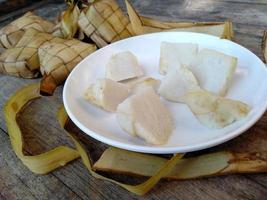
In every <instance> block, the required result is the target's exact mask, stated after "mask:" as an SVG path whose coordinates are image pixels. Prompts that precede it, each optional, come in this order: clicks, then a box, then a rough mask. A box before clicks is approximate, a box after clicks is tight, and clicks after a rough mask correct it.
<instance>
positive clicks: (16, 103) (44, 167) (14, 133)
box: [4, 84, 79, 174]
mask: <svg viewBox="0 0 267 200" xmlns="http://www.w3.org/2000/svg"><path fill="white" fill-rule="evenodd" d="M39 87H40V86H39V84H32V85H28V86H26V87H23V88H22V89H20V90H18V91H17V92H15V93H14V94H13V95H12V96H11V97H10V98H9V99H8V101H7V102H6V104H5V107H4V115H5V121H6V124H7V129H8V134H9V136H10V141H11V145H12V148H13V150H14V152H15V153H16V155H17V156H18V158H19V159H20V160H21V161H22V162H23V164H24V165H25V166H27V167H28V168H29V169H30V170H31V171H32V172H34V173H37V174H46V173H48V172H50V171H52V170H54V169H56V168H58V167H61V166H64V165H65V164H66V163H68V162H70V161H72V160H74V159H76V158H78V157H79V153H78V152H77V151H76V150H75V149H72V148H70V147H67V146H58V147H56V148H54V149H52V150H50V151H47V152H45V153H42V154H39V155H36V156H25V155H24V154H23V150H22V149H23V135H22V132H21V130H20V127H19V125H18V123H17V115H18V114H19V113H20V111H21V109H22V108H24V107H25V105H26V104H28V103H29V102H30V101H31V100H33V99H36V98H39V97H40V94H39ZM28 105H29V104H28Z"/></svg>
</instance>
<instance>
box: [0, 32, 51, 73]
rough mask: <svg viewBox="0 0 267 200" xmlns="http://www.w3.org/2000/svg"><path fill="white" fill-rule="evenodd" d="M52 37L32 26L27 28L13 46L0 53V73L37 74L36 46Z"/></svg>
mask: <svg viewBox="0 0 267 200" xmlns="http://www.w3.org/2000/svg"><path fill="white" fill-rule="evenodd" d="M52 38H53V36H52V35H50V34H48V33H44V32H40V31H38V30H36V29H34V28H30V29H27V30H26V31H25V33H24V35H23V36H22V38H21V39H20V40H19V41H18V43H17V44H16V45H15V47H12V48H9V49H6V50H5V51H4V52H3V53H2V54H1V55H0V73H4V74H8V75H12V76H18V77H22V78H35V77H37V76H38V74H39V58H38V54H37V52H38V48H39V46H41V45H42V44H43V43H44V42H46V41H49V40H51V39H52Z"/></svg>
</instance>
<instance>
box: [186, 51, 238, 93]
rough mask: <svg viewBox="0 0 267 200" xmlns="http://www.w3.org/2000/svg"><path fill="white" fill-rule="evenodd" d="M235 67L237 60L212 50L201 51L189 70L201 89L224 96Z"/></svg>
mask: <svg viewBox="0 0 267 200" xmlns="http://www.w3.org/2000/svg"><path fill="white" fill-rule="evenodd" d="M236 66H237V58H235V57H233V56H229V55H227V54H224V53H221V52H218V51H215V50H212V49H203V50H201V51H200V52H199V53H198V55H197V57H196V58H195V59H194V60H193V62H192V63H191V65H190V67H189V69H190V70H191V71H192V72H193V74H194V75H195V76H196V78H197V80H198V82H199V85H200V87H201V88H203V89H205V90H207V91H209V92H213V93H215V94H218V95H220V96H225V94H226V92H227V90H228V88H229V86H230V83H231V81H232V77H233V75H234V72H235V69H236Z"/></svg>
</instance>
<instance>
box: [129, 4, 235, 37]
mask: <svg viewBox="0 0 267 200" xmlns="http://www.w3.org/2000/svg"><path fill="white" fill-rule="evenodd" d="M125 3H126V8H127V13H128V15H129V18H130V22H131V26H132V30H133V32H134V34H135V35H142V34H146V33H154V32H160V31H178V32H179V31H189V32H198V33H206V34H210V35H215V36H218V37H221V38H225V39H232V38H233V28H232V22H230V21H226V22H161V21H157V20H154V19H150V18H147V17H141V16H139V15H138V13H137V12H136V11H135V9H134V7H133V6H132V5H131V4H130V3H129V1H128V0H125Z"/></svg>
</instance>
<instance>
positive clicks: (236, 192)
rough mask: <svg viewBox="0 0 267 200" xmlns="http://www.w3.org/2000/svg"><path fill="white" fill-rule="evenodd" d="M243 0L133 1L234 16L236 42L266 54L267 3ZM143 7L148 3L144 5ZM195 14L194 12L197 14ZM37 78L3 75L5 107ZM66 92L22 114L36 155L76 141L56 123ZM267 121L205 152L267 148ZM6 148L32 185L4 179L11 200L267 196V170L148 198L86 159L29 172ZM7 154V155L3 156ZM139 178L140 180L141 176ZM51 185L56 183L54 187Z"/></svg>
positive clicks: (51, 10)
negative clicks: (104, 177) (100, 176)
mask: <svg viewBox="0 0 267 200" xmlns="http://www.w3.org/2000/svg"><path fill="white" fill-rule="evenodd" d="M238 1H239V0H235V2H231V1H227V2H226V1H224V2H215V1H207V0H206V1H203V0H201V1H199V2H200V3H199V4H197V3H196V2H197V1H184V2H185V3H184V4H183V6H184V7H181V5H182V4H179V3H178V2H177V1H174V0H173V1H171V0H167V1H166V2H164V4H163V3H162V2H161V3H160V5H159V2H160V1H159V0H153V1H152V0H147V1H140V0H137V1H134V0H132V2H133V3H134V5H136V6H137V9H138V10H139V12H140V13H141V14H143V15H147V16H153V17H157V18H160V19H162V20H164V19H170V18H171V19H172V20H175V19H176V18H179V19H185V20H203V21H206V20H223V19H225V17H229V18H234V19H235V22H238V23H236V25H235V31H236V37H235V41H237V42H238V43H241V44H242V45H244V46H246V47H248V48H249V49H251V50H252V51H253V52H255V53H256V54H257V55H260V48H259V44H260V38H261V33H262V31H263V29H265V28H266V23H267V20H265V21H263V20H264V19H265V17H266V12H264V13H263V12H262V10H263V9H265V8H266V6H265V5H261V6H262V8H261V6H259V5H254V4H253V5H252V4H251V1H249V0H246V3H244V2H243V3H242V2H238ZM180 2H182V1H180ZM257 2H258V3H257V4H261V2H260V1H259V0H258V1H257ZM120 3H123V0H120ZM208 3H210V4H212V5H211V7H210V8H209V7H206V8H205V6H207V5H208ZM123 4H124V3H123ZM241 4H242V5H241ZM174 5H175V6H174ZM142 6H145V7H144V8H143V7H142ZM198 6H200V7H198ZM201 6H204V8H201ZM170 7H173V8H170ZM228 7H233V8H230V10H229V11H227V10H225V8H228ZM248 7H250V8H249V9H248V10H246V11H244V10H242V9H246V8H248ZM34 8H37V7H32V8H25V9H24V10H23V9H22V10H21V11H16V12H14V13H11V14H10V15H9V16H8V17H9V18H10V17H12V16H13V18H14V17H17V16H19V15H21V14H22V13H23V12H25V11H27V10H31V9H34ZM64 8H65V4H63V3H52V1H51V3H49V4H47V5H43V6H42V7H41V8H38V9H37V10H36V12H37V14H39V15H41V16H44V17H46V18H49V19H51V20H53V19H55V17H56V16H57V15H58V12H59V11H60V10H62V9H64ZM222 8H224V9H222ZM186 9H187V10H186ZM253 9H254V11H255V12H254V13H250V14H249V15H247V14H246V13H247V12H251V11H252V10H253ZM265 10H266V9H265ZM236 12H239V13H236ZM158 13H161V15H162V16H159V15H158ZM190 13H192V15H191V14H190ZM252 15H255V16H254V17H255V19H250V18H251V16H252ZM262 16H263V19H262V20H257V18H258V17H262ZM8 17H6V18H2V22H3V21H5V23H8V22H10V20H12V18H11V19H7V18H8ZM241 18H242V20H241V21H240V20H239V19H241ZM246 20H248V22H249V23H251V22H253V23H254V22H255V21H256V20H257V24H253V26H252V25H251V24H247V23H246ZM0 21H1V17H0ZM1 25H3V23H1ZM36 81H38V80H23V79H18V78H14V77H8V76H3V75H0V85H1V88H0V96H1V98H0V107H1V109H2V108H3V105H4V102H5V100H6V99H7V98H8V97H9V96H10V95H11V94H12V93H13V92H14V91H16V90H17V89H18V88H20V87H21V86H22V85H26V84H29V83H32V82H36ZM61 92H62V88H59V89H58V90H57V91H56V94H55V96H53V97H51V98H45V99H41V100H38V101H36V102H35V103H34V104H32V105H31V107H30V108H29V109H27V110H26V111H25V112H24V114H23V116H22V118H21V126H22V129H23V131H24V135H25V137H26V138H27V139H26V140H27V144H28V145H26V146H25V149H26V151H27V152H29V153H30V154H38V153H41V152H44V151H46V150H49V149H51V148H54V147H55V146H57V145H60V144H66V145H72V144H71V142H70V140H69V139H68V138H67V136H66V135H65V134H64V133H63V132H62V130H61V129H60V127H59V126H58V124H57V123H56V118H55V113H56V111H57V109H56V108H57V107H58V106H59V105H60V104H61V103H62V102H61ZM41 122H45V124H46V125H45V126H44V125H43V124H42V123H41ZM266 124H267V115H266V114H265V116H264V117H263V118H261V120H260V121H259V122H257V124H256V125H255V126H254V127H253V128H251V129H250V130H248V131H247V132H246V133H245V134H242V135H241V136H240V137H238V138H236V139H234V140H232V141H230V142H227V143H225V144H223V145H220V146H218V147H216V148H211V149H208V150H205V151H202V152H200V153H204V152H208V151H218V150H222V149H231V150H235V151H243V150H244V149H245V148H246V150H249V151H255V150H264V149H265V150H266V148H267V145H266V141H267V138H266V134H265V130H266ZM0 127H1V128H2V129H3V130H4V131H6V126H5V123H4V119H3V113H2V112H1V113H0ZM76 131H77V134H79V138H81V139H82V140H83V142H84V143H85V144H86V147H87V149H88V150H92V149H97V150H95V151H94V152H93V157H94V158H95V159H96V158H97V156H99V153H100V152H101V150H102V149H103V148H105V147H106V146H105V145H104V144H101V143H99V142H96V141H95V140H92V139H91V138H90V137H88V136H85V135H83V134H82V132H81V131H78V130H77V128H76ZM26 133H27V134H26ZM3 135H4V136H3ZM0 136H1V139H2V138H5V137H6V138H7V136H6V134H5V133H3V132H2V131H0ZM1 142H2V143H1ZM0 146H1V151H0V161H1V162H0V166H1V164H2V160H3V159H5V165H4V169H5V170H6V169H9V170H10V171H8V170H6V171H8V172H7V174H9V177H11V178H10V179H11V182H13V183H16V182H17V181H18V179H19V180H23V181H22V182H23V183H24V182H25V184H26V185H21V184H20V182H18V186H17V185H16V187H15V188H13V187H14V184H13V185H12V187H11V188H10V189H6V190H5V193H3V192H2V190H1V189H2V188H1V187H2V185H1V184H5V185H7V183H8V182H7V181H6V180H7V179H4V181H2V179H0V199H2V196H3V197H4V198H6V199H14V198H16V197H18V196H21V195H22V197H24V196H23V194H24V193H25V195H26V196H27V195H28V197H29V199H30V198H35V197H36V198H38V199H48V198H49V199H50V198H52V199H65V198H68V199H69V198H74V199H76V198H77V199H79V198H81V199H88V198H89V199H119V198H122V199H263V198H264V197H265V196H266V195H267V191H266V185H267V183H266V180H267V174H259V175H254V174H253V175H231V176H225V177H214V178H209V179H201V180H190V181H181V182H179V183H178V182H167V181H162V182H161V183H160V184H159V185H158V186H156V187H155V188H154V189H153V190H152V191H151V192H150V193H148V194H147V195H145V196H144V197H137V196H135V195H133V194H131V193H128V192H127V191H125V190H124V189H122V188H120V187H118V186H115V185H114V184H111V183H108V182H106V181H101V180H97V179H95V178H93V177H92V176H91V175H90V174H89V173H88V171H87V170H86V169H85V167H84V166H83V164H82V163H81V161H80V160H78V161H74V162H72V163H70V164H69V165H67V166H65V167H63V168H61V169H58V170H56V171H54V172H52V173H50V174H49V175H45V176H40V175H34V174H32V173H31V172H29V171H28V170H27V169H26V168H25V167H24V166H23V165H22V163H21V162H20V161H19V160H18V159H17V157H16V156H15V155H14V153H13V151H12V150H11V147H10V144H9V141H8V139H5V140H4V141H2V140H0ZM2 147H4V152H2ZM1 153H2V155H3V159H2V157H1ZM198 153H199V152H198ZM3 163H4V162H3ZM6 165H10V166H11V167H12V168H8V167H7V166H6ZM0 170H1V168H0ZM6 171H5V173H6ZM1 174H3V173H1V171H0V178H2V177H1ZM115 178H117V179H119V180H122V181H125V182H130V183H133V182H135V181H136V179H134V178H131V177H125V176H115ZM137 180H139V181H140V179H137ZM2 182H4V183H2ZM51 184H52V185H53V186H51ZM5 185H4V186H5ZM5 187H6V186H5ZM54 187H55V188H54ZM9 190H10V191H9ZM57 190H59V191H57ZM9 197H10V198H9Z"/></svg>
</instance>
